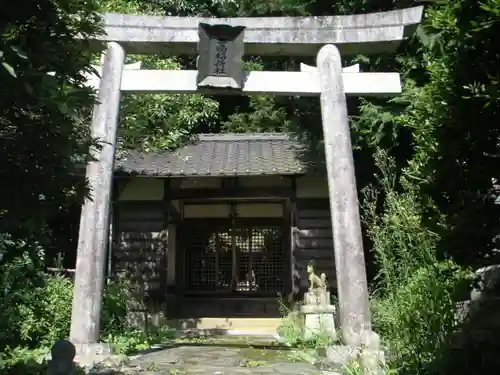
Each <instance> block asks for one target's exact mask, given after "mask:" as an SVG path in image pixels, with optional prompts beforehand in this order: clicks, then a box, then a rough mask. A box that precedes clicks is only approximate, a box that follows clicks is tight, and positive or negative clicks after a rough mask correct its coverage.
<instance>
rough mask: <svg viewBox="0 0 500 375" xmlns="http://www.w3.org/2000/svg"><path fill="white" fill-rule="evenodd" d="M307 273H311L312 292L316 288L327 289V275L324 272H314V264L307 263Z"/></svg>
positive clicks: (310, 285) (310, 288) (310, 289)
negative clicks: (319, 274)
mask: <svg viewBox="0 0 500 375" xmlns="http://www.w3.org/2000/svg"><path fill="white" fill-rule="evenodd" d="M307 273H308V274H309V291H310V292H312V291H313V290H315V289H323V290H326V288H327V285H326V275H325V274H324V273H322V274H321V276H318V275H316V274H315V273H314V266H313V265H312V264H308V265H307ZM315 285H316V287H314V286H315Z"/></svg>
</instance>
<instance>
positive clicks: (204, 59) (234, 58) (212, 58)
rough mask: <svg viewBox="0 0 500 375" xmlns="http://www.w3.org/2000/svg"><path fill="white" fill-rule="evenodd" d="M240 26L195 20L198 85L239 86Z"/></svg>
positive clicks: (240, 82)
mask: <svg viewBox="0 0 500 375" xmlns="http://www.w3.org/2000/svg"><path fill="white" fill-rule="evenodd" d="M244 30H245V27H243V26H230V25H209V24H206V23H200V24H199V27H198V34H199V37H200V41H199V44H198V53H199V56H198V63H197V64H198V77H197V84H198V87H201V88H219V89H223V88H225V89H242V85H243V80H244V71H243V60H242V58H243V52H244V45H243V37H244Z"/></svg>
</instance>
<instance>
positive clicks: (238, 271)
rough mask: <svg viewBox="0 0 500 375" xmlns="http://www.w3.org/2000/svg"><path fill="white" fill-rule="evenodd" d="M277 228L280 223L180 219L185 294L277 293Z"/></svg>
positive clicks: (280, 261)
mask: <svg viewBox="0 0 500 375" xmlns="http://www.w3.org/2000/svg"><path fill="white" fill-rule="evenodd" d="M282 225H283V224H282V220H280V219H271V220H270V219H263V220H259V219H251V220H247V219H244V220H230V219H228V220H220V219H219V220H200V219H194V220H193V219H192V220H186V221H185V222H184V225H183V226H184V233H183V246H182V247H183V249H182V250H183V251H184V267H183V268H184V275H185V288H186V291H190V292H241V293H264V294H276V293H278V292H283V288H284V269H285V262H284V258H285V257H284V251H283V227H282Z"/></svg>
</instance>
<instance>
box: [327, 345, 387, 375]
mask: <svg viewBox="0 0 500 375" xmlns="http://www.w3.org/2000/svg"><path fill="white" fill-rule="evenodd" d="M325 354H326V358H325V364H326V365H328V367H330V368H332V369H341V368H343V367H344V366H348V365H349V363H351V362H353V361H357V362H358V363H359V366H360V367H361V368H362V369H363V372H362V374H363V375H380V374H383V373H384V371H383V369H384V367H385V353H384V351H382V350H371V349H368V348H365V349H362V348H356V347H352V346H347V345H331V346H329V347H327V348H326V353H325Z"/></svg>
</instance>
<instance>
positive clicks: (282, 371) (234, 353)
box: [124, 344, 321, 375]
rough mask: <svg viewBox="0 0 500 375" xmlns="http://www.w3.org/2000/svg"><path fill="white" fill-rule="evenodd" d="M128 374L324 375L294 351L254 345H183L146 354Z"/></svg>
mask: <svg viewBox="0 0 500 375" xmlns="http://www.w3.org/2000/svg"><path fill="white" fill-rule="evenodd" d="M127 367H128V371H124V372H127V373H133V374H140V375H320V374H321V371H320V370H319V369H318V368H317V367H315V366H314V365H313V364H311V363H308V362H294V361H292V359H291V358H290V351H289V350H286V349H283V350H281V349H279V348H265V347H260V348H259V347H251V346H240V347H237V346H223V345H220V346H210V345H203V344H200V345H180V346H177V347H172V348H169V349H162V350H159V351H156V352H153V353H148V354H145V355H142V356H140V357H138V358H135V359H134V360H132V361H130V363H129V364H128V366H127Z"/></svg>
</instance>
